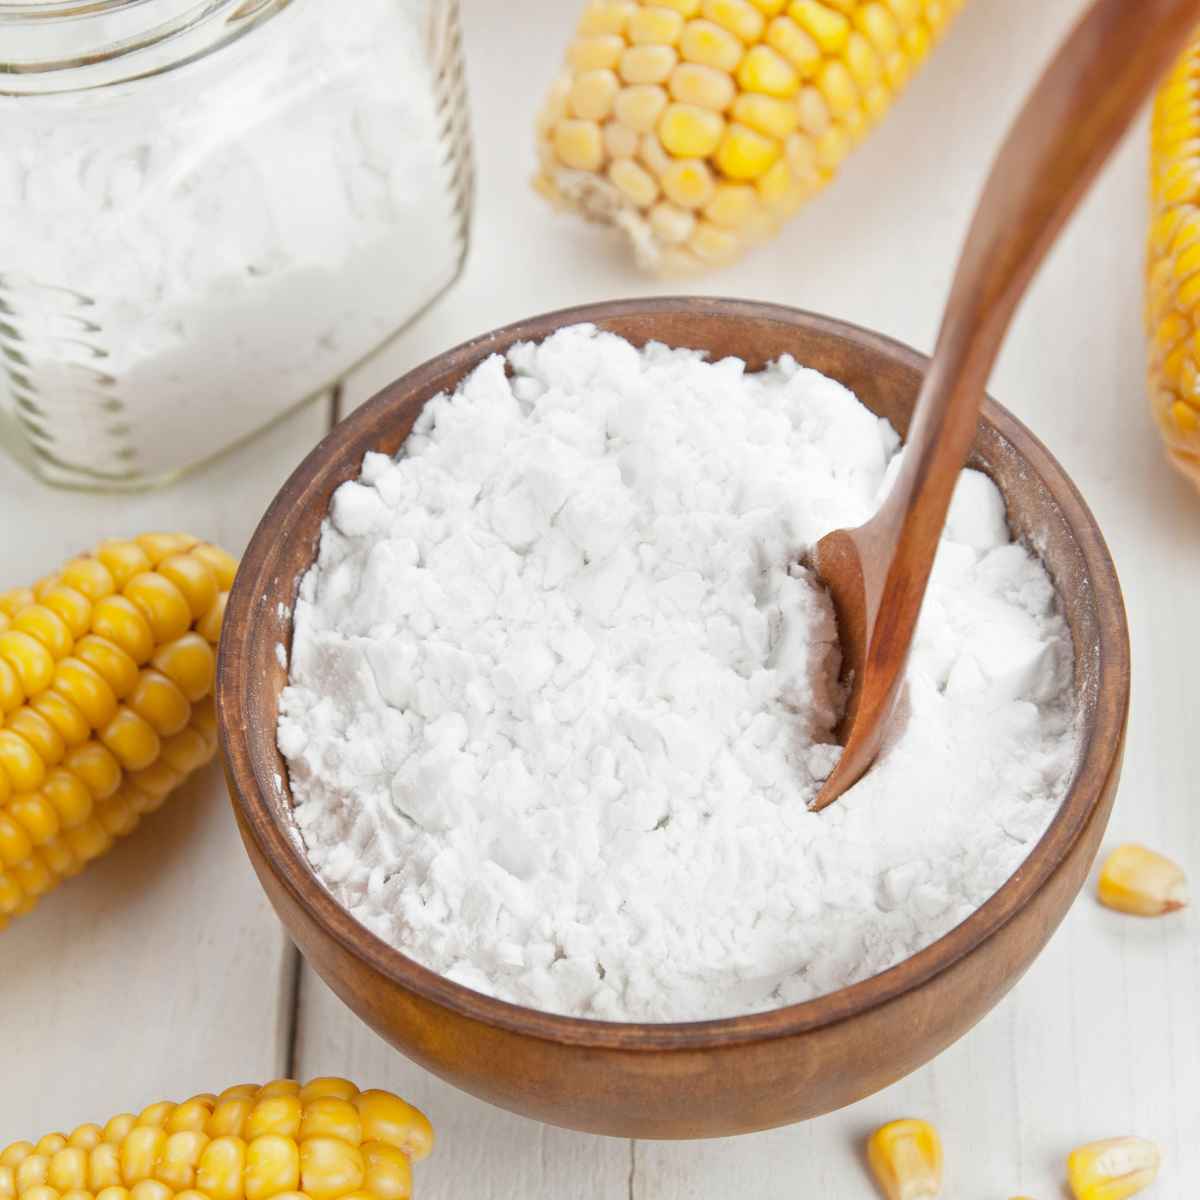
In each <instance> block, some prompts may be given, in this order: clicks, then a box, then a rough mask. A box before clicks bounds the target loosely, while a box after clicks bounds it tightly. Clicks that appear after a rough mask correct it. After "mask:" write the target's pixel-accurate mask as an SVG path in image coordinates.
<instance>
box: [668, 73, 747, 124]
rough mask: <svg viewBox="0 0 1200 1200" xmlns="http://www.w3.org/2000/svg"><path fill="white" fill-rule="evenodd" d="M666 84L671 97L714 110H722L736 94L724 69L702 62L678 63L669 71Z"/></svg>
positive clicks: (731, 101)
mask: <svg viewBox="0 0 1200 1200" xmlns="http://www.w3.org/2000/svg"><path fill="white" fill-rule="evenodd" d="M668 86H669V88H670V90H671V96H672V98H673V99H675V100H678V101H680V102H681V103H683V104H698V105H700V107H701V108H711V109H712V110H713V111H714V112H724V111H725V109H727V108H728V107H729V106H730V105H731V104H732V103H733V100H734V97H735V96H736V95H737V89H736V88H735V87H734V84H733V80H732V79H730V78H729V75H728V74H727V73H726V72H725V71H718V70H717V68H716V67H706V66H704V65H703V64H702V63H694V62H683V63H680V64H679V65H678V66H677V67H676V68H675V69H674V70H673V71H672V72H671V78H670V79H669V80H668Z"/></svg>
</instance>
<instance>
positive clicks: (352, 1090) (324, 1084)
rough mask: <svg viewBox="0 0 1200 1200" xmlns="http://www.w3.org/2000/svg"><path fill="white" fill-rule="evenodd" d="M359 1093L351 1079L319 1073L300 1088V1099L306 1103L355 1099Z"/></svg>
mask: <svg viewBox="0 0 1200 1200" xmlns="http://www.w3.org/2000/svg"><path fill="white" fill-rule="evenodd" d="M357 1095H358V1088H357V1087H355V1086H354V1084H353V1083H351V1082H350V1080H349V1079H342V1078H340V1077H339V1076H337V1075H318V1076H317V1077H316V1078H315V1079H310V1080H309V1081H308V1082H307V1083H306V1084H305V1085H304V1086H303V1087H302V1088H301V1089H300V1099H301V1101H302V1102H303V1103H304V1104H308V1103H309V1102H310V1101H312V1100H324V1099H332V1100H353V1099H354V1098H355V1097H356V1096H357ZM302 1136H303V1135H302ZM347 1140H349V1139H347Z"/></svg>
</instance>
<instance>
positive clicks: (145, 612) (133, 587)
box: [121, 560, 192, 662]
mask: <svg viewBox="0 0 1200 1200" xmlns="http://www.w3.org/2000/svg"><path fill="white" fill-rule="evenodd" d="M164 561H166V560H164ZM121 594H122V595H123V596H124V597H125V599H126V600H131V601H132V602H133V603H134V604H136V605H137V607H138V608H139V609H141V612H142V616H144V617H145V618H146V622H147V624H149V626H150V632H151V635H152V637H153V639H154V643H155V644H160V643H162V642H170V641H174V640H175V638H177V637H182V636H183V635H184V634H185V633H187V631H188V630H189V629H190V628H191V625H192V611H191V609H190V608H189V606H188V601H187V598H186V597H185V596H184V594H183V592H182V591H181V590H180V589H179V588H178V587H177V586H176V585H175V584H174V583H172V582H171V580H169V579H168V578H167V577H166V576H165V575H161V574H159V572H158V571H143V572H142V573H141V574H140V575H135V576H134V577H133V578H132V579H131V580H130V581H129V582H128V583H127V584H126V585H125V587H124V590H123V591H122V593H121ZM143 661H145V660H144V659H139V662H143Z"/></svg>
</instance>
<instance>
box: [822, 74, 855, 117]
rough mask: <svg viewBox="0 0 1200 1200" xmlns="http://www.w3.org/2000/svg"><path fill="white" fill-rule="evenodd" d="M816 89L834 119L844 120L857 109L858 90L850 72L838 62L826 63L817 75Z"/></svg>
mask: <svg viewBox="0 0 1200 1200" xmlns="http://www.w3.org/2000/svg"><path fill="white" fill-rule="evenodd" d="M817 87H818V88H820V89H821V95H822V96H824V97H825V103H826V104H828V105H829V111H830V112H831V113H832V114H833V116H834V117H836V118H845V117H846V115H847V114H848V113H850V112H851V111H852V110H854V109H856V108H857V107H858V89H857V88H856V87H855V86H854V79H853V78H852V77H851V75H850V72H849V71H848V70H847V69H846V67H845V66H844V65H843V64H842V63H840V62H829V63H826V64H825V65H824V66H823V67H822V68H821V70H820V72H819V73H818V75H817Z"/></svg>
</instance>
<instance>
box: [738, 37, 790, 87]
mask: <svg viewBox="0 0 1200 1200" xmlns="http://www.w3.org/2000/svg"><path fill="white" fill-rule="evenodd" d="M737 80H738V83H739V84H740V85H741V87H742V88H743V89H744V90H745V91H747V92H761V93H763V94H764V95H767V96H778V97H782V98H784V99H786V98H788V97H791V96H794V95H795V94H796V93H797V92H798V91H799V90H800V75H799V73H798V72H797V71H796V68H795V67H793V66H792V64H791V63H790V62H788V60H787V59H786V58H784V57H783V55H782V54H779V53H778V52H777V51H775V50H772V49H771V47H770V46H753V47H752V48H751V49H750V50H748V51H747V52H746V57H745V58H743V59H742V61H741V63H740V64H739V66H738V69H737Z"/></svg>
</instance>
